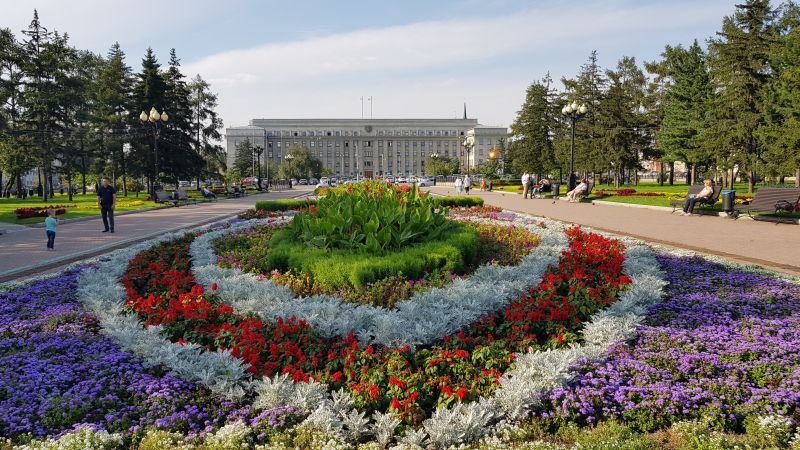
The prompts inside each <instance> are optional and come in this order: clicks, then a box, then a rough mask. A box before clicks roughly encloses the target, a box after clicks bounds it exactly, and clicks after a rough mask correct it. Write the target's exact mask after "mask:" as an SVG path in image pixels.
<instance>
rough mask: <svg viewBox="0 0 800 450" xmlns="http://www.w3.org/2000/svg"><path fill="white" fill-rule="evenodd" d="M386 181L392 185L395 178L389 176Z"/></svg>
mask: <svg viewBox="0 0 800 450" xmlns="http://www.w3.org/2000/svg"><path fill="white" fill-rule="evenodd" d="M384 181H386V182H387V183H392V184H394V177H393V176H391V175H389V176H387V177H385V178H384Z"/></svg>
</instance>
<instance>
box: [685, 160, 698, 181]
mask: <svg viewBox="0 0 800 450" xmlns="http://www.w3.org/2000/svg"><path fill="white" fill-rule="evenodd" d="M696 170H697V164H692V167H691V168H690V169H689V176H688V177H686V184H688V185H690V186H691V185H693V184H694V183H695V181H696V180H695V176H696V175H695V171H696Z"/></svg>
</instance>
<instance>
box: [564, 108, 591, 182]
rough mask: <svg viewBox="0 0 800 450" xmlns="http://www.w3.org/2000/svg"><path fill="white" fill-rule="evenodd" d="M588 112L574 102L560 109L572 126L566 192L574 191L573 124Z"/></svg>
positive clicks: (587, 109)
mask: <svg viewBox="0 0 800 450" xmlns="http://www.w3.org/2000/svg"><path fill="white" fill-rule="evenodd" d="M588 111H589V107H588V106H586V105H585V104H584V105H580V106H578V104H577V103H575V102H572V104H570V105H567V106H565V107H563V108H561V114H563V115H564V117H566V118H567V119H569V121H570V124H571V125H572V145H571V147H570V151H569V181H568V182H567V191H568V192H569V191H571V190H573V189H575V123H576V122H577V121H578V119H580V118H581V117H583V116H584V115H586V113H587V112H588Z"/></svg>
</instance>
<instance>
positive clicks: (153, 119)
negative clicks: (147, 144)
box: [139, 106, 169, 199]
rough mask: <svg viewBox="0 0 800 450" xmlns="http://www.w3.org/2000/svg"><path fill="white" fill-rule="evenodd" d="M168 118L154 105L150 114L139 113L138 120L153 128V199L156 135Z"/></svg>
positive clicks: (157, 135)
mask: <svg viewBox="0 0 800 450" xmlns="http://www.w3.org/2000/svg"><path fill="white" fill-rule="evenodd" d="M168 120H169V116H168V115H167V113H166V112H161V113H159V112H158V111H157V110H156V107H155V106H154V107H152V108H151V109H150V114H147V113H146V112H144V111H142V113H141V114H139V121H140V122H142V124H145V125H149V126H151V127H152V130H153V161H154V166H155V172H153V192H152V194H153V199H155V198H156V185H157V184H158V137H159V136H160V135H161V129H162V128H163V127H164V126H165V124H166V123H167V121H168Z"/></svg>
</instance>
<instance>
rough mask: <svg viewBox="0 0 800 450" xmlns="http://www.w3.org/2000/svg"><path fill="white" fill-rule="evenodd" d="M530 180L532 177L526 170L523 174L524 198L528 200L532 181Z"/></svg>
mask: <svg viewBox="0 0 800 450" xmlns="http://www.w3.org/2000/svg"><path fill="white" fill-rule="evenodd" d="M530 179H531V176H530V175H529V174H528V171H527V170H526V171H525V173H523V174H522V190H523V191H522V198H528V181H530Z"/></svg>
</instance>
